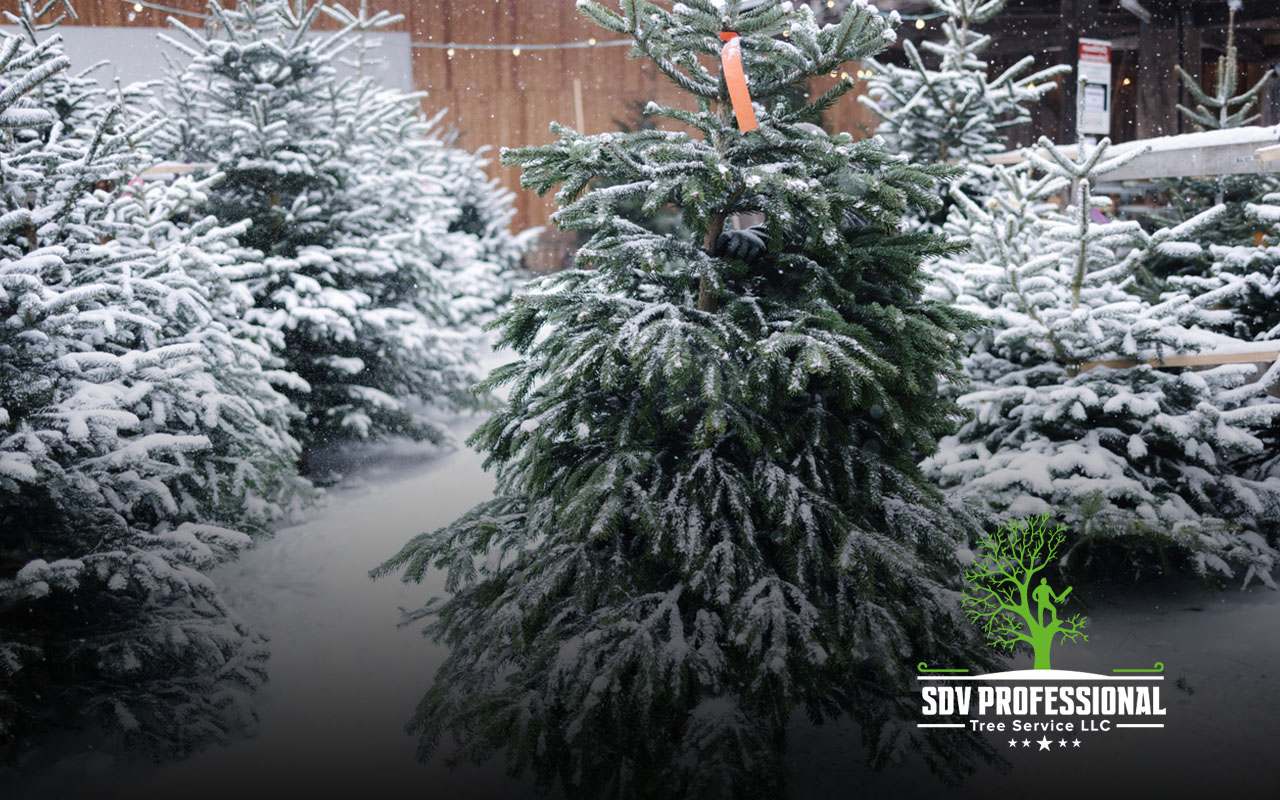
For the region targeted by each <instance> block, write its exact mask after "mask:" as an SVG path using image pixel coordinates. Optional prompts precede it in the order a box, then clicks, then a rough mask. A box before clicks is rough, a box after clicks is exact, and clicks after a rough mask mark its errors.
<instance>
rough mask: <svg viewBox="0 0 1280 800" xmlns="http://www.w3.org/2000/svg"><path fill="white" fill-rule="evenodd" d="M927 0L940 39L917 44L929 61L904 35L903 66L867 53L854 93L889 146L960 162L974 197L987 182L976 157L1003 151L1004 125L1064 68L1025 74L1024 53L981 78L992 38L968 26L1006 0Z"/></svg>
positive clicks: (1024, 114)
mask: <svg viewBox="0 0 1280 800" xmlns="http://www.w3.org/2000/svg"><path fill="white" fill-rule="evenodd" d="M930 3H931V5H932V6H933V7H934V8H936V9H937V10H938V11H939V12H941V13H943V14H945V15H946V19H945V20H944V21H943V22H942V32H943V36H944V39H943V40H942V41H941V42H933V41H926V42H923V43H921V45H920V48H921V49H923V50H924V51H925V53H927V54H929V55H930V56H933V57H934V58H936V67H930V66H928V65H927V64H926V62H925V56H923V55H922V54H921V52H920V50H918V49H917V48H916V47H915V45H914V44H912V43H911V42H910V41H909V40H904V41H903V43H902V49H903V53H904V54H905V55H906V59H907V65H906V66H905V67H903V66H898V65H896V64H892V63H888V62H882V61H878V60H876V59H870V60H868V62H867V64H868V66H870V67H871V69H872V70H874V76H873V77H872V78H871V80H870V81H869V83H868V92H867V94H865V95H863V96H861V97H859V98H858V99H859V101H860V102H862V103H863V104H864V105H866V106H867V107H868V108H870V109H871V110H872V111H873V112H875V114H876V115H877V116H878V117H880V119H881V123H880V126H879V128H878V129H877V131H876V132H877V133H878V134H879V135H880V136H883V137H884V138H885V140H886V141H887V142H888V144H889V147H890V148H891V149H893V150H896V151H898V152H901V153H905V154H906V155H908V156H909V157H910V158H911V160H913V161H916V162H920V163H925V164H933V163H944V162H948V161H950V162H955V163H959V164H961V165H964V166H966V167H967V168H968V169H969V172H968V174H966V175H965V176H964V178H963V179H962V181H961V185H962V186H963V187H964V188H965V191H966V193H967V194H970V195H973V196H982V195H985V194H987V193H988V192H989V191H990V189H991V185H990V183H991V181H990V173H989V171H988V170H987V169H986V168H985V167H984V165H983V164H984V157H985V156H988V155H991V154H993V153H999V152H1002V151H1004V150H1005V149H1006V142H1005V131H1006V130H1007V129H1008V128H1010V127H1013V126H1017V125H1022V124H1025V123H1027V122H1029V121H1030V119H1031V112H1030V107H1031V106H1032V105H1034V104H1035V103H1038V102H1039V101H1040V99H1041V98H1043V97H1044V96H1045V95H1046V94H1048V93H1049V92H1051V91H1053V89H1054V88H1056V86H1057V84H1056V83H1055V82H1054V78H1055V77H1056V76H1058V75H1061V74H1064V73H1068V72H1070V71H1071V70H1070V67H1069V66H1067V65H1058V66H1054V67H1049V68H1047V69H1042V70H1039V71H1037V72H1032V73H1029V74H1028V70H1029V69H1031V67H1032V64H1033V63H1034V59H1033V58H1032V57H1031V56H1026V57H1025V58H1022V59H1020V60H1019V61H1018V62H1017V63H1015V64H1013V65H1012V66H1010V67H1009V68H1008V69H1006V70H1005V71H1004V72H1002V73H1000V74H999V75H996V76H995V77H989V76H988V72H989V65H988V64H987V62H986V61H984V60H983V53H984V52H985V51H986V50H987V49H988V48H989V47H990V46H991V42H992V37H991V36H989V35H986V34H980V33H978V32H977V31H976V30H974V26H976V25H983V24H985V23H988V22H990V21H991V20H992V19H994V18H995V17H996V16H997V15H998V14H999V13H1000V12H1001V11H1003V10H1004V7H1005V4H1006V0H930Z"/></svg>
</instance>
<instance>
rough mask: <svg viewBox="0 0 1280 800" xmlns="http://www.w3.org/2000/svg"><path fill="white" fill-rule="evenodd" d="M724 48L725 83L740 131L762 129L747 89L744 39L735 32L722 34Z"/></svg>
mask: <svg viewBox="0 0 1280 800" xmlns="http://www.w3.org/2000/svg"><path fill="white" fill-rule="evenodd" d="M720 39H721V41H723V42H724V47H722V48H720V63H721V64H722V65H723V66H724V82H725V83H726V84H727V85H728V86H729V99H730V100H731V101H732V102H733V113H734V116H736V117H737V118H738V130H740V131H742V132H743V133H747V132H749V131H754V130H755V129H756V128H759V127H760V124H759V123H758V122H756V110H755V108H754V107H753V106H752V105H751V90H750V89H748V88H747V70H746V68H744V67H743V66H742V38H741V37H740V36H738V34H736V33H734V32H733V31H724V32H723V33H721V34H720Z"/></svg>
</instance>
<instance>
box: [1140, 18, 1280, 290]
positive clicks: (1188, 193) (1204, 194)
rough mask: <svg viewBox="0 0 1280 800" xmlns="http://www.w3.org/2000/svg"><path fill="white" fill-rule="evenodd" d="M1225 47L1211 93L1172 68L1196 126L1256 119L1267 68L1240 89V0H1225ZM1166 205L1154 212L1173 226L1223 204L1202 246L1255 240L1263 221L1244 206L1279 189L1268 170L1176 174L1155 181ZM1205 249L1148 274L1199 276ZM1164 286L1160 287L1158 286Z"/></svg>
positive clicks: (1229, 125) (1203, 233) (1157, 265)
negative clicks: (1237, 35)
mask: <svg viewBox="0 0 1280 800" xmlns="http://www.w3.org/2000/svg"><path fill="white" fill-rule="evenodd" d="M1228 6H1229V10H1228V17H1227V47H1226V52H1225V53H1223V55H1222V56H1220V57H1219V58H1218V63H1217V72H1216V79H1215V82H1214V87H1213V93H1212V94H1210V93H1208V92H1206V91H1205V90H1204V89H1203V88H1201V85H1200V81H1199V79H1198V78H1196V77H1195V76H1193V75H1191V74H1190V73H1188V72H1187V71H1186V70H1185V69H1183V68H1182V67H1181V66H1179V67H1178V68H1177V70H1178V77H1179V78H1180V79H1181V80H1182V84H1183V86H1184V87H1185V89H1186V91H1187V93H1188V94H1190V95H1191V97H1192V98H1193V100H1194V101H1195V107H1194V108H1190V107H1187V106H1184V105H1179V106H1178V111H1179V113H1181V114H1182V116H1183V118H1184V119H1185V120H1186V121H1187V122H1188V123H1189V124H1190V125H1191V126H1192V127H1193V128H1194V129H1195V130H1200V131H1219V130H1230V129H1233V128H1242V127H1245V126H1247V125H1254V124H1256V123H1257V122H1258V121H1259V120H1260V119H1261V114H1258V113H1255V112H1256V109H1257V106H1258V102H1259V100H1260V99H1261V98H1262V90H1263V89H1265V88H1266V86H1267V83H1268V81H1269V79H1270V78H1271V72H1270V70H1268V71H1267V72H1266V73H1265V74H1264V75H1263V76H1262V78H1261V79H1260V80H1259V81H1258V82H1257V83H1255V84H1254V85H1253V86H1252V87H1251V88H1249V89H1247V90H1245V91H1243V92H1239V93H1238V94H1237V89H1238V88H1239V80H1240V63H1239V57H1238V53H1237V48H1236V43H1235V19H1236V11H1238V10H1239V9H1240V0H1228ZM1159 185H1160V188H1161V189H1162V190H1163V194H1164V197H1165V198H1166V200H1167V202H1168V208H1167V209H1166V210H1165V211H1164V212H1163V213H1161V214H1159V215H1157V216H1156V218H1155V219H1156V222H1157V224H1160V225H1176V224H1178V223H1180V222H1183V221H1185V220H1187V219H1190V218H1191V217H1194V216H1195V215H1196V214H1199V213H1200V212H1201V211H1204V210H1205V209H1206V208H1209V207H1210V206H1213V205H1220V204H1226V206H1227V213H1224V214H1222V215H1221V216H1219V217H1218V218H1217V220H1216V221H1215V222H1214V224H1213V225H1207V226H1205V227H1204V228H1202V229H1201V230H1200V232H1199V233H1198V234H1197V238H1196V241H1197V242H1198V243H1200V244H1202V245H1205V246H1206V248H1207V247H1208V246H1209V245H1215V244H1216V245H1224V246H1242V245H1252V244H1256V243H1257V241H1256V240H1257V239H1258V237H1259V235H1260V234H1261V232H1262V231H1263V230H1265V228H1266V226H1265V225H1259V220H1257V219H1256V218H1255V217H1254V216H1253V215H1252V214H1249V213H1246V210H1245V206H1246V205H1247V204H1250V203H1256V202H1258V201H1259V200H1260V199H1261V198H1262V197H1263V196H1264V195H1266V194H1268V193H1271V192H1274V191H1276V190H1277V189H1280V181H1277V180H1276V178H1275V177H1274V176H1270V175H1256V174H1254V175H1221V176H1217V177H1213V178H1177V179H1173V180H1165V181H1160V182H1159ZM1209 265H1210V258H1209V251H1208V249H1206V250H1205V255H1204V257H1202V258H1199V259H1193V260H1190V261H1187V260H1174V261H1168V260H1162V259H1156V260H1155V261H1154V262H1153V263H1152V265H1151V275H1152V277H1154V278H1156V279H1163V278H1166V277H1169V276H1171V275H1199V274H1203V273H1205V272H1207V271H1208V269H1209ZM1162 288H1163V287H1162Z"/></svg>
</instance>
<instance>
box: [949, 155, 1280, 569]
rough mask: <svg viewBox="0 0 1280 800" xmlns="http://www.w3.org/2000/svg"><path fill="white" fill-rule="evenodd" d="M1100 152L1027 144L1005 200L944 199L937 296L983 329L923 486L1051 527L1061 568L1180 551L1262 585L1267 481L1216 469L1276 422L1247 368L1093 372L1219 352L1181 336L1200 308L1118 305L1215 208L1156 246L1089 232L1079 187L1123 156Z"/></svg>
mask: <svg viewBox="0 0 1280 800" xmlns="http://www.w3.org/2000/svg"><path fill="white" fill-rule="evenodd" d="M1108 146H1109V143H1108V142H1107V141H1105V140H1104V141H1103V142H1102V143H1100V144H1099V145H1098V146H1097V147H1096V148H1095V147H1085V148H1084V149H1083V151H1082V152H1081V153H1080V155H1079V157H1078V158H1076V159H1072V158H1069V157H1068V156H1067V155H1065V154H1064V152H1063V151H1061V150H1059V149H1058V148H1057V147H1056V146H1054V145H1053V144H1051V143H1050V142H1048V140H1045V139H1042V140H1041V142H1040V150H1039V151H1030V152H1029V157H1030V169H1032V170H1034V171H1035V172H1036V174H1038V175H1040V176H1042V177H1039V178H1033V177H1032V176H1031V175H1030V174H1029V173H1028V172H1027V171H1022V172H1018V173H1010V172H1007V171H1005V170H1003V169H1000V170H998V171H997V174H998V175H999V176H1000V181H1001V185H1002V186H1003V187H1004V188H1003V190H1002V191H1001V192H1000V193H998V194H996V195H994V196H993V197H992V198H990V199H989V201H988V202H987V203H985V204H983V205H979V204H977V203H974V202H973V201H972V200H971V199H969V198H967V197H965V196H964V195H963V193H961V192H959V191H957V192H955V199H956V202H957V205H956V207H955V208H954V210H953V211H952V214H951V220H950V222H949V225H950V227H951V231H952V232H953V233H958V234H962V235H965V236H968V237H970V238H971V239H972V241H973V242H974V247H973V250H972V251H971V255H970V256H969V258H970V259H972V260H971V261H970V262H968V263H965V259H964V258H963V257H962V258H960V259H957V262H958V263H957V264H955V265H954V266H953V267H952V269H951V270H950V271H949V274H948V276H947V278H948V279H947V280H943V281H940V282H939V287H940V288H939V289H938V290H937V291H938V292H939V293H940V294H943V295H950V296H951V298H952V299H953V300H954V302H955V303H956V304H957V305H958V306H959V307H961V308H965V309H968V310H970V311H974V312H977V313H979V314H981V315H982V316H985V317H986V318H987V320H988V321H989V322H990V323H991V327H990V329H989V331H988V332H986V333H985V334H984V335H982V336H980V337H978V340H977V342H976V343H975V347H974V352H973V353H972V354H971V355H970V356H969V357H968V358H967V359H966V371H967V372H968V375H969V377H970V379H971V381H972V385H971V386H970V387H969V389H970V391H969V392H968V393H967V394H965V395H964V396H962V397H961V398H960V403H961V405H962V406H964V407H965V408H966V409H968V410H969V411H970V412H971V414H972V417H971V419H970V420H969V421H968V422H966V423H965V424H964V425H963V426H962V427H961V429H960V431H959V432H958V433H957V434H956V435H955V436H952V437H947V438H946V439H944V440H943V442H942V444H941V445H940V447H939V450H938V452H937V454H935V455H934V456H932V457H930V458H929V459H927V460H926V461H925V463H924V467H925V471H926V474H928V475H930V476H931V477H933V478H934V479H935V480H937V481H938V482H939V483H940V484H941V485H942V486H944V487H945V488H946V489H947V490H949V491H950V492H951V493H952V494H953V495H954V496H956V497H960V498H964V499H967V500H969V501H971V502H975V503H978V504H980V505H982V506H984V507H987V508H990V509H992V510H993V511H995V512H996V513H999V514H1001V515H1005V516H1008V517H1020V516H1025V515H1028V514H1039V513H1053V514H1055V515H1057V516H1058V517H1059V518H1060V519H1063V520H1065V521H1066V522H1068V524H1070V525H1072V527H1073V529H1074V530H1076V531H1078V532H1079V534H1080V537H1079V539H1078V541H1079V543H1080V544H1078V545H1077V547H1080V546H1081V545H1084V546H1086V547H1085V549H1084V550H1081V551H1079V552H1077V553H1076V555H1081V556H1084V555H1088V554H1091V553H1095V552H1098V551H1099V548H1101V549H1102V550H1104V551H1107V552H1110V551H1111V549H1112V548H1113V547H1115V548H1116V549H1121V550H1127V551H1129V552H1130V554H1131V556H1132V560H1130V561H1122V562H1120V563H1123V564H1124V565H1125V566H1126V567H1131V568H1133V569H1136V570H1142V569H1145V568H1148V567H1152V566H1155V567H1157V568H1158V567H1160V566H1162V565H1163V564H1164V561H1163V557H1164V556H1165V555H1166V554H1167V551H1171V552H1180V553H1182V554H1184V555H1185V556H1187V557H1188V558H1189V559H1190V562H1191V563H1192V564H1193V566H1194V568H1195V569H1196V570H1197V571H1199V572H1202V573H1209V574H1213V575H1215V576H1220V577H1232V576H1234V577H1236V578H1239V579H1241V580H1242V581H1243V582H1244V583H1245V584H1246V585H1247V584H1248V583H1249V582H1251V581H1252V580H1254V579H1257V580H1260V581H1262V582H1264V583H1267V584H1271V582H1272V579H1271V576H1270V573H1271V570H1272V568H1273V567H1274V565H1275V563H1276V557H1277V554H1276V551H1275V549H1274V547H1273V546H1272V545H1271V544H1269V543H1268V542H1267V537H1268V536H1274V535H1275V533H1276V531H1275V525H1276V520H1277V519H1280V480H1277V479H1260V480H1254V479H1250V478H1247V477H1243V476H1241V475H1238V474H1235V471H1234V470H1233V468H1232V466H1231V465H1232V463H1233V462H1234V461H1236V460H1237V459H1238V458H1240V457H1242V456H1249V455H1258V454H1259V453H1260V451H1261V450H1262V449H1263V443H1262V441H1261V440H1260V439H1259V433H1260V432H1261V431H1264V430H1265V429H1266V427H1267V426H1268V425H1269V424H1270V423H1271V422H1272V420H1275V419H1277V418H1280V403H1275V402H1264V401H1263V400H1264V398H1265V392H1264V387H1265V384H1263V383H1256V382H1253V383H1251V381H1252V380H1253V379H1254V378H1255V377H1256V373H1255V368H1254V367H1253V366H1251V365H1239V364H1235V365H1226V366H1220V367H1216V368H1213V369H1208V370H1204V371H1198V372H1196V371H1187V372H1184V373H1182V374H1175V373H1172V372H1168V371H1163V370H1157V369H1154V368H1152V367H1148V366H1137V367H1119V368H1111V367H1108V366H1106V365H1105V364H1106V362H1108V361H1112V360H1116V359H1121V360H1126V359H1127V360H1132V361H1137V362H1141V361H1142V360H1144V359H1148V358H1151V357H1153V356H1154V355H1156V354H1159V353H1163V352H1170V351H1172V352H1184V351H1194V350H1196V349H1198V348H1200V347H1203V346H1220V345H1222V344H1223V343H1224V337H1221V336H1220V335H1215V334H1212V333H1209V332H1206V331H1204V330H1200V329H1197V328H1189V327H1187V326H1186V323H1188V322H1194V321H1197V320H1199V319H1201V318H1202V316H1203V314H1204V313H1206V310H1205V305H1206V302H1207V301H1205V300H1203V299H1202V300H1197V301H1195V302H1193V301H1191V300H1190V299H1189V298H1188V297H1186V296H1185V295H1182V296H1170V297H1167V298H1165V299H1164V300H1163V302H1161V303H1159V304H1155V305H1152V304H1150V303H1148V302H1146V301H1144V300H1142V299H1140V298H1139V297H1138V296H1137V295H1136V294H1135V293H1133V291H1132V290H1133V288H1134V286H1135V274H1136V273H1137V272H1138V271H1139V270H1141V269H1142V268H1143V267H1144V265H1145V263H1146V262H1147V261H1149V260H1150V259H1152V258H1155V257H1157V256H1159V257H1166V258H1173V257H1184V258H1190V257H1195V256H1196V255H1197V254H1198V253H1199V252H1200V249H1201V248H1200V246H1199V245H1198V244H1195V243H1194V242H1193V241H1188V240H1190V239H1193V238H1194V236H1195V233H1196V231H1197V229H1198V228H1200V227H1201V226H1204V225H1210V224H1212V223H1213V221H1214V218H1215V217H1216V216H1217V215H1218V214H1221V213H1223V209H1222V208H1221V207H1215V208H1213V209H1210V210H1208V211H1206V212H1203V213H1201V214H1200V215H1199V216H1197V217H1195V218H1193V219H1192V220H1190V221H1188V222H1186V223H1183V224H1182V225H1180V226H1177V227H1174V228H1167V229H1163V230H1160V231H1158V232H1156V233H1155V234H1147V233H1146V232H1144V231H1143V229H1142V228H1141V227H1140V226H1139V225H1138V224H1137V223H1135V222H1125V221H1107V220H1105V218H1100V217H1099V215H1100V214H1102V213H1103V212H1104V211H1105V210H1107V209H1109V207H1110V206H1109V201H1108V200H1107V199H1106V198H1101V197H1095V196H1093V194H1092V182H1093V181H1094V180H1095V179H1097V178H1098V177H1099V176H1102V175H1105V174H1106V173H1107V172H1109V171H1111V170H1112V169H1114V168H1116V167H1118V166H1120V165H1121V164H1122V163H1124V162H1125V161H1126V160H1128V159H1130V158H1133V157H1135V156H1136V155H1137V153H1136V152H1135V153H1131V154H1127V155H1125V156H1119V157H1116V158H1108V157H1107V148H1108ZM1064 194H1065V195H1067V196H1069V198H1070V200H1069V201H1067V202H1066V203H1065V204H1062V205H1057V206H1055V205H1053V204H1052V201H1053V199H1054V198H1055V197H1059V196H1062V195H1064ZM1046 204H1049V205H1046ZM1097 364H1100V366H1093V365H1097ZM1091 366H1093V368H1090V367H1091ZM1157 556H1158V557H1159V559H1160V560H1157ZM1152 562H1154V563H1152Z"/></svg>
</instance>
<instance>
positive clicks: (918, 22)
mask: <svg viewBox="0 0 1280 800" xmlns="http://www.w3.org/2000/svg"><path fill="white" fill-rule="evenodd" d="M916 30H918V31H922V30H924V20H922V19H918V20H916Z"/></svg>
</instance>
